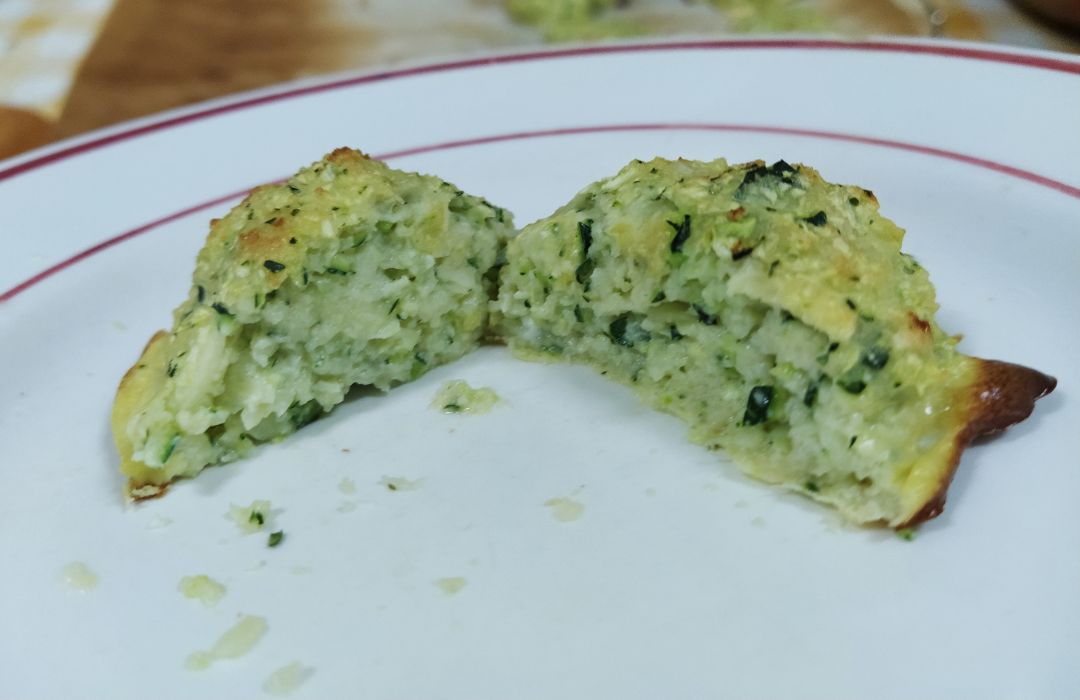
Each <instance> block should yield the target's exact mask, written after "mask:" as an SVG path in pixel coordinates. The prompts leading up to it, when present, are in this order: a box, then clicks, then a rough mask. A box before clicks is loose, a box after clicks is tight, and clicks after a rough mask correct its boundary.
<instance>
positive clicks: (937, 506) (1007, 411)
mask: <svg viewBox="0 0 1080 700" xmlns="http://www.w3.org/2000/svg"><path fill="white" fill-rule="evenodd" d="M972 359H973V360H974V361H975V362H976V363H978V364H977V368H976V375H975V376H976V380H975V382H974V383H973V384H972V386H971V387H970V389H969V392H970V393H969V394H968V401H967V407H966V409H965V413H964V416H965V419H964V421H963V423H962V425H963V427H962V428H961V429H960V430H959V431H958V432H957V434H956V438H955V439H954V441H953V449H952V453H951V456H950V458H949V461H948V464H947V466H946V467H945V469H944V471H943V472H942V475H941V480H940V482H939V483H938V488H937V491H935V492H934V494H933V495H932V496H931V497H930V498H929V499H928V500H927V501H926V503H925V504H923V506H922V508H920V509H919V510H918V511H917V512H916V513H915V514H914V515H912V516H911V517H910V518H909V519H908V520H906V521H905V522H903V523H901V524H899V525H897V526H895V527H896V528H897V529H902V528H908V527H913V526H915V525H919V524H920V523H924V522H926V521H927V520H931V519H932V518H936V517H937V516H939V515H941V513H942V511H943V510H945V498H946V494H947V492H948V490H949V485H950V484H951V483H952V480H953V476H954V475H955V474H956V469H957V467H958V466H959V464H960V457H961V455H963V453H964V450H966V449H967V448H968V446H969V445H971V443H972V441H973V440H975V439H976V438H978V437H981V436H983V435H993V434H994V433H1000V432H1001V431H1003V430H1005V429H1006V428H1008V427H1010V426H1013V425H1016V424H1017V423H1019V422H1021V421H1023V420H1024V419H1025V418H1027V417H1028V416H1030V415H1031V412H1032V411H1033V410H1034V409H1035V402H1036V401H1038V400H1039V399H1041V398H1042V397H1044V396H1046V395H1047V394H1049V393H1050V392H1052V391H1053V390H1054V389H1055V387H1057V379H1055V378H1054V377H1051V376H1049V375H1047V374H1043V373H1042V372H1040V371H1038V370H1035V369H1032V368H1030V367H1024V366H1023V365H1015V364H1012V363H1010V362H1002V361H1000V360H984V359H981V358H972Z"/></svg>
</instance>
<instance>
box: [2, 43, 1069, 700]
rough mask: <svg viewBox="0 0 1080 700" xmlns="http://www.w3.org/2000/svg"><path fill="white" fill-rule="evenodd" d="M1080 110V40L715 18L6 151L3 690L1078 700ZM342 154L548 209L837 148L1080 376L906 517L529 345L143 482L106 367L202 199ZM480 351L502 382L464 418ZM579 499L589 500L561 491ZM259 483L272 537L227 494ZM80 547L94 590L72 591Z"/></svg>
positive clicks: (959, 293) (142, 325)
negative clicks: (201, 658) (689, 33)
mask: <svg viewBox="0 0 1080 700" xmlns="http://www.w3.org/2000/svg"><path fill="white" fill-rule="evenodd" d="M1078 125H1080V61H1076V60H1073V59H1069V58H1066V57H1063V56H1054V55H1049V54H1031V53H1014V52H1004V51H1001V50H998V49H992V48H987V47H978V46H968V45H949V44H921V43H916V44H906V43H905V44H900V43H880V44H879V43H854V44H844V43H837V42H828V41H825V42H823V41H802V40H795V41H792V40H782V41H739V42H711V41H710V42H695V43H681V44H648V45H640V44H639V45H618V46H609V47H604V48H586V49H573V50H560V51H549V52H543V53H531V54H523V55H514V56H502V57H495V58H489V59H483V60H469V61H461V62H457V63H451V64H442V65H429V66H423V67H418V68H410V69H405V70H396V71H391V72H385V73H381V74H374V75H372V74H368V75H364V76H343V77H336V78H334V79H331V80H324V81H322V82H318V81H316V82H312V83H306V84H303V85H299V86H296V85H293V86H288V87H285V88H279V89H274V90H269V91H264V92H259V93H254V94H251V95H247V96H243V97H241V98H237V99H233V100H225V101H221V102H217V103H213V104H210V105H204V106H201V107H198V108H195V109H192V110H187V111H181V112H176V113H171V114H169V115H165V116H163V117H158V118H153V119H149V120H146V121H143V122H139V123H136V124H133V125H126V126H123V127H119V128H117V129H114V130H110V131H107V132H103V133H99V134H95V135H92V136H89V137H87V138H85V139H81V140H77V141H74V142H69V143H66V144H61V145H59V146H57V147H55V148H53V149H50V150H45V151H39V152H37V153H34V154H30V155H28V156H26V157H24V158H22V159H18V160H14V161H8V162H7V163H5V164H0V211H2V212H3V223H2V224H0V232H2V233H0V235H2V236H3V249H4V255H3V258H2V259H0V293H3V302H2V303H0V436H2V448H0V450H2V451H0V478H2V483H0V562H2V567H3V578H2V579H0V580H2V583H0V593H2V595H0V630H2V633H0V697H4V698H23V697H27V698H28V697H34V698H53V697H92V696H94V697H110V698H145V697H154V698H172V697H176V698H181V697H204V698H236V697H253V696H256V695H258V694H260V693H261V692H262V691H261V690H260V688H261V685H262V683H263V680H264V679H265V678H266V677H267V676H268V674H270V672H271V671H273V670H274V669H276V668H278V667H280V666H282V665H284V664H286V663H288V662H290V661H293V660H297V661H299V662H301V664H302V665H303V666H304V667H305V668H307V669H308V670H309V674H308V676H307V679H306V682H305V683H304V685H302V686H301V687H300V688H299V689H298V690H297V691H296V696H297V697H311V698H315V697H370V698H435V697H447V698H449V697H453V698H505V697H515V698H533V697H535V698H552V697H574V698H578V697H580V698H597V697H618V698H655V697H686V698H690V697H695V698H698V697H731V698H748V697H753V698H780V697H800V698H830V699H835V698H867V697H875V698H881V699H885V698H912V697H948V698H980V699H982V698H1005V697H1008V698H1014V697H1015V698H1062V697H1077V696H1080V554H1078V552H1080V515H1078V510H1077V506H1076V503H1077V494H1078V493H1080V468H1078V464H1077V454H1080V444H1078V443H1080V437H1078V435H1080V431H1078V430H1077V425H1080V404H1078V403H1077V400H1076V393H1075V392H1076V387H1077V386H1078V385H1080V372H1078V369H1077V366H1078V363H1077V361H1076V353H1077V348H1080V294H1078V292H1080V281H1078V272H1077V271H1078V270H1080V234H1078V225H1080V127H1078ZM340 145H353V146H357V147H360V148H363V149H364V150H366V151H368V152H370V153H373V154H377V155H381V156H383V157H386V158H387V159H388V160H389V161H390V162H391V163H392V164H393V165H395V166H398V167H402V168H408V169H416V170H422V171H427V172H431V173H436V174H438V175H440V176H442V177H444V178H447V179H449V180H451V181H453V182H455V183H457V184H458V185H459V186H461V187H462V188H464V189H466V190H468V191H470V192H474V193H478V194H482V195H484V196H486V197H487V198H489V199H490V200H491V201H493V202H497V203H500V204H501V205H503V206H506V207H509V208H510V209H511V210H513V211H514V212H516V215H517V221H518V222H519V223H521V224H524V223H526V222H528V221H530V220H532V219H534V218H536V217H539V216H542V215H544V214H546V213H547V212H549V211H550V210H552V209H554V208H555V207H556V206H557V205H559V204H561V203H562V202H563V201H565V200H566V199H568V198H569V197H570V196H571V195H572V194H573V193H574V192H575V191H576V190H578V189H579V188H581V187H582V186H584V185H585V184H587V183H588V182H590V181H591V180H593V179H595V178H598V177H601V176H604V175H607V174H610V173H613V172H614V171H615V170H616V169H617V168H618V167H620V166H621V165H622V164H623V163H624V162H625V161H627V160H629V159H630V158H633V157H641V158H647V157H650V156H654V155H665V156H685V157H690V158H713V157H716V156H720V155H722V156H725V157H727V158H728V159H729V160H732V161H739V160H749V159H754V158H763V159H766V160H772V159H776V158H781V157H782V158H785V159H787V160H789V161H793V162H794V161H802V162H806V163H809V164H812V165H814V166H816V167H817V168H819V169H820V170H821V171H822V173H823V174H824V175H825V176H826V177H827V178H829V179H831V180H834V181H839V182H851V183H858V184H861V185H863V186H865V187H869V188H872V189H873V190H874V191H875V192H876V193H877V195H878V197H879V199H880V200H881V202H882V208H883V210H884V211H885V212H886V213H887V214H888V215H889V216H891V217H892V218H894V219H895V220H896V221H897V222H899V223H900V224H901V225H903V226H904V227H906V228H907V229H908V231H909V233H908V239H907V244H906V245H907V249H908V250H909V251H910V252H912V253H914V254H915V255H916V256H918V257H919V259H920V260H921V261H922V262H923V263H924V264H925V265H926V267H928V268H929V269H930V271H931V273H932V277H933V279H934V281H935V282H936V284H937V288H938V290H939V294H940V301H941V305H942V310H941V313H940V321H941V322H942V324H943V325H944V326H945V327H946V328H948V329H951V330H954V331H956V332H962V333H964V334H965V336H966V339H965V340H964V342H963V345H962V348H963V349H965V350H966V351H968V352H969V353H972V354H977V355H982V356H987V357H995V358H1001V359H1008V360H1011V361H1014V362H1020V363H1023V364H1028V365H1031V366H1033V367H1037V368H1039V369H1041V370H1044V371H1046V372H1049V373H1052V374H1055V375H1056V376H1057V377H1058V379H1059V380H1060V386H1059V388H1058V390H1057V391H1056V392H1055V393H1054V394H1053V395H1052V396H1051V397H1049V398H1047V399H1045V400H1043V401H1041V402H1040V404H1039V406H1038V409H1037V411H1036V413H1035V416H1034V417H1033V418H1032V419H1031V420H1029V421H1027V422H1026V423H1024V424H1022V425H1020V426H1018V427H1016V428H1014V429H1013V430H1011V431H1009V432H1008V433H1007V434H1006V435H1005V436H1004V437H1001V438H998V439H995V440H992V441H989V442H987V443H984V444H981V445H979V446H977V447H975V448H974V449H972V450H970V451H969V452H968V453H967V454H966V455H965V456H964V459H963V462H962V464H961V468H960V471H959V474H958V476H957V478H956V481H955V483H954V486H953V488H952V490H951V492H950V497H949V505H948V508H947V510H946V512H945V514H944V515H943V516H941V517H940V518H938V519H937V520H935V521H933V522H931V523H929V524H928V525H926V526H925V527H923V528H922V530H921V531H920V532H919V534H918V536H917V538H916V539H915V541H914V542H906V541H902V540H901V539H899V538H897V537H896V536H895V535H893V534H892V533H890V532H882V531H873V530H859V529H854V528H850V527H847V526H844V525H842V524H840V523H839V522H838V520H837V519H836V518H835V516H833V515H831V514H830V513H829V512H828V511H826V510H824V509H822V508H820V507H818V506H816V505H813V504H811V503H809V502H807V501H805V500H804V499H802V498H800V497H798V496H794V495H788V494H784V493H781V492H779V491H776V490H774V489H771V488H768V487H765V486H762V485H759V484H757V483H753V482H751V481H749V480H747V479H744V478H742V477H741V476H739V475H738V473H737V472H736V470H735V469H734V468H733V467H732V466H731V465H729V464H727V463H726V462H724V461H723V460H722V458H718V457H717V456H716V455H713V454H710V453H707V452H705V451H704V450H701V449H700V448H698V447H695V446H693V445H691V444H689V443H688V442H687V441H686V440H685V438H684V431H683V428H682V426H681V425H680V424H679V423H678V422H676V421H675V420H674V419H671V418H669V417H667V416H664V415H659V414H655V413H652V412H650V411H648V410H645V409H643V408H642V407H640V406H639V405H638V403H637V402H636V401H635V400H634V399H633V397H632V396H631V394H630V392H629V391H628V390H625V389H623V388H622V387H619V386H614V385H612V384H609V383H607V382H605V381H603V380H602V379H601V378H600V377H598V376H596V375H594V374H593V373H591V372H590V371H587V370H585V369H581V368H573V367H554V366H540V365H532V364H526V363H521V362H516V361H514V360H512V359H511V358H510V357H509V355H508V354H507V353H506V352H505V351H502V350H499V349H485V350H483V351H481V352H478V353H476V354H475V355H473V356H470V357H468V358H467V359H465V360H463V361H461V362H459V363H457V364H454V365H452V366H449V367H444V368H442V369H439V370H437V371H434V372H432V373H431V374H429V375H427V376H426V377H424V378H422V379H421V380H420V381H417V382H416V383H414V384H411V385H407V386H403V387H401V388H398V389H395V390H393V391H392V392H390V393H389V394H388V395H386V396H378V397H369V398H363V399H360V400H356V401H352V402H350V403H348V404H346V405H344V406H342V407H341V408H339V409H338V410H337V411H336V412H335V413H334V414H332V415H331V416H330V417H328V418H326V419H324V420H321V421H319V422H317V423H315V424H313V425H312V426H310V427H308V428H305V429H304V430H303V431H302V432H301V433H300V434H298V435H296V436H295V437H293V438H290V439H289V440H287V441H285V442H284V443H282V444H280V445H272V446H267V447H264V448H261V449H260V450H258V452H257V453H256V454H255V456H254V457H253V458H251V459H248V460H246V461H243V462H240V463H237V464H233V465H230V466H227V467H225V468H221V469H212V470H209V471H207V472H206V473H204V474H203V475H202V476H200V477H199V478H198V479H196V480H193V481H190V482H185V483H182V484H180V485H178V486H176V487H175V488H174V489H173V490H172V491H171V492H170V493H169V494H168V496H167V497H165V498H163V499H161V500H158V501H153V502H149V503H145V504H141V505H139V506H137V507H129V506H125V504H124V502H123V500H122V498H121V491H120V487H121V479H120V477H119V475H118V474H117V472H116V462H117V456H116V453H115V452H114V449H113V447H112V443H111V438H110V435H109V430H108V420H107V417H108V413H109V409H110V404H111V400H112V395H113V391H114V388H115V386H116V384H117V381H118V380H119V378H120V376H121V374H122V373H123V372H124V370H125V369H126V368H127V367H128V366H129V364H130V363H131V362H132V361H133V360H134V358H135V357H136V356H137V354H138V352H139V350H140V348H141V347H142V345H143V343H144V342H145V341H146V339H147V338H148V337H149V336H150V334H151V333H152V332H153V331H154V330H156V329H158V328H160V327H162V326H166V325H167V324H168V323H169V321H170V316H169V314H170V311H171V309H172V308H173V306H174V305H175V304H176V303H178V302H179V301H180V300H181V299H182V298H183V296H184V295H185V293H186V290H187V288H188V284H189V275H190V273H191V269H192V266H193V256H194V254H195V252H196V251H197V250H198V248H199V247H200V245H201V242H202V240H203V237H204V235H205V232H206V228H207V220H208V219H209V218H210V217H212V216H215V215H219V214H220V213H221V212H223V211H225V210H226V209H227V207H228V206H230V204H231V203H232V202H233V201H235V200H236V199H237V197H236V196H235V194H233V193H237V192H241V191H243V190H245V189H246V188H248V187H251V186H252V185H255V184H257V183H260V182H264V181H268V180H274V179H277V178H281V177H283V176H286V175H288V174H289V173H291V172H292V171H293V170H295V169H296V168H297V167H298V166H300V165H302V164H305V163H307V162H310V161H312V160H314V159H316V158H318V157H319V156H320V155H321V154H322V153H324V152H326V151H328V150H330V149H332V148H334V147H336V146H340ZM27 280H29V282H27ZM3 290H8V291H7V292H6V293H4V292H3ZM449 378H464V379H467V380H468V381H469V382H471V383H473V384H474V385H487V386H491V387H493V388H495V389H496V390H497V391H498V392H499V394H501V395H502V397H504V398H505V400H506V403H505V404H504V405H502V406H500V407H499V408H497V409H496V410H495V411H494V412H492V413H491V414H489V415H486V416H446V415H442V414H439V413H436V412H434V411H432V410H430V409H429V408H428V403H429V401H430V400H431V398H432V396H433V394H434V393H435V391H436V388H437V387H438V386H439V384H440V383H441V382H442V381H444V380H446V379H449ZM384 477H404V478H407V479H410V480H415V481H417V482H418V486H417V488H415V489H413V490H398V491H390V490H388V489H387V488H386V487H385V486H383V485H381V484H380V481H381V480H382V479H383V478H384ZM343 479H349V480H351V481H352V482H353V483H355V485H356V491H355V493H344V492H343V491H342V490H341V489H340V488H339V486H340V485H341V482H342V480H343ZM560 497H561V498H568V499H572V500H573V501H575V502H576V503H579V504H581V505H582V506H583V507H584V510H583V512H581V513H580V517H578V518H576V519H574V520H571V521H569V522H561V521H559V520H557V519H556V518H555V517H553V516H554V515H555V513H554V512H553V509H552V508H551V507H549V506H545V502H546V501H548V500H549V499H553V498H560ZM253 499H269V500H271V501H272V502H273V504H274V508H275V513H276V518H275V519H276V524H277V527H278V528H280V529H283V530H284V531H285V533H286V539H285V541H284V543H283V544H282V545H281V546H279V547H278V548H276V549H269V548H267V546H266V539H265V535H251V536H244V535H242V534H241V533H240V532H239V530H238V529H237V528H236V527H235V526H234V524H233V523H231V522H230V521H229V520H228V519H227V518H226V512H227V511H228V508H229V504H230V503H239V504H247V503H250V502H251V501H252V500H253ZM70 562H82V563H84V564H85V565H86V566H87V567H89V569H91V570H92V571H93V572H95V573H96V575H97V576H98V584H97V586H96V587H95V588H93V589H92V590H90V591H87V592H82V593H80V592H76V591H72V590H71V589H70V587H68V586H66V585H65V584H64V583H63V582H62V581H61V574H60V572H61V570H62V569H63V568H64V567H65V566H66V565H67V564H68V563H70ZM200 573H202V574H208V575H210V576H211V577H213V578H215V579H217V580H219V581H221V582H222V583H224V584H225V585H226V586H227V587H228V591H227V594H226V596H225V598H224V599H223V600H222V601H221V602H220V603H219V604H218V605H217V606H216V607H214V608H204V607H202V606H201V605H200V604H198V603H197V602H194V601H191V600H188V599H185V598H183V597H182V596H181V595H180V594H179V593H178V592H177V583H178V581H179V579H180V578H181V577H182V576H185V575H190V574H200ZM446 578H454V579H457V578H460V581H459V583H464V588H463V589H462V590H460V591H459V592H458V593H456V594H455V595H449V594H448V593H447V592H445V591H444V590H443V588H442V587H440V586H439V585H437V584H436V582H437V581H439V580H440V579H446ZM240 613H244V614H252V615H258V616H262V617H264V618H265V619H266V620H267V622H268V625H269V631H268V632H267V634H266V636H265V637H264V638H263V639H262V640H261V641H260V642H259V643H258V645H257V646H256V647H255V648H254V650H253V651H252V652H251V653H250V654H249V655H247V656H245V657H243V658H240V659H238V660H235V661H226V662H221V663H219V664H218V665H216V666H215V667H213V668H212V669H210V670H207V671H202V672H191V671H187V670H185V669H184V661H185V658H186V657H187V656H188V654H189V653H190V652H192V651H194V650H197V649H205V648H207V647H208V646H209V645H210V644H211V643H212V642H213V641H214V640H215V639H216V638H217V637H218V635H219V634H220V633H222V632H223V631H224V630H225V629H226V628H228V627H229V626H230V625H231V624H232V623H233V622H234V621H235V619H236V616H237V615H238V614H240Z"/></svg>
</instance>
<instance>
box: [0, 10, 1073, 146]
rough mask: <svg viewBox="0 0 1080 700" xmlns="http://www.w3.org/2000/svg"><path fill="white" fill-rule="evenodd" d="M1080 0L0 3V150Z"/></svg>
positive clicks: (1069, 23) (965, 23)
mask: <svg viewBox="0 0 1080 700" xmlns="http://www.w3.org/2000/svg"><path fill="white" fill-rule="evenodd" d="M1077 27H1080V0H1024V3H1022V4H1017V3H1014V2H1010V0H0V158H4V157H8V156H12V155H15V154H18V153H21V152H23V151H26V150H29V149H31V148H35V147H37V146H40V145H44V144H47V143H50V142H52V141H56V140H59V139H62V138H66V137H69V136H74V135H77V134H80V133H82V132H85V131H88V130H91V129H96V128H99V127H103V126H108V125H110V124H115V123H117V122H120V121H124V120H127V119H131V118H134V117H140V116H144V115H148V114H152V113H154V112H158V111H161V110H164V109H168V108H171V107H178V106H182V105H187V104H192V103H195V102H199V101H202V100H206V99H209V98H212V97H218V96H221V95H227V94H230V93H234V92H238V91H241V90H248V89H251V88H256V87H262V86H266V85H272V84H275V83H280V82H283V81H287V80H291V79H294V78H299V77H304V76H310V75H317V74H321V73H328V72H333V71H341V70H347V69H364V68H373V67H376V66H381V65H392V64H395V63H402V62H408V61H417V60H421V59H431V58H434V57H438V56H448V55H461V54H470V53H477V52H481V51H487V50H498V49H507V48H522V47H535V46H539V45H543V44H558V43H565V42H583V41H594V40H605V39H612V38H622V37H673V36H680V35H682V36H690V35H693V36H698V37H700V36H732V35H749V34H776V33H798V34H803V35H806V34H812V35H833V36H845V37H856V38H857V37H866V36H871V35H888V36H895V37H943V38H949V39H965V40H978V41H986V42H993V43H999V44H1004V45H1012V46H1025V47H1030V48H1040V49H1051V50H1056V51H1065V52H1073V53H1080V31H1078V29H1077Z"/></svg>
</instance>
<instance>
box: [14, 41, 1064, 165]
mask: <svg viewBox="0 0 1080 700" xmlns="http://www.w3.org/2000/svg"><path fill="white" fill-rule="evenodd" d="M703 50H710V51H731V50H783V51H806V50H810V51H854V52H861V53H869V54H880V53H886V54H900V55H909V56H910V55H916V56H931V57H935V58H946V59H948V58H952V59H963V60H974V61H982V62H986V63H990V64H998V65H1012V66H1018V67H1022V68H1031V69H1035V70H1044V71H1050V72H1054V73H1063V74H1066V75H1073V76H1075V77H1077V78H1080V57H1074V56H1071V55H1070V54H1066V53H1060V52H1055V51H1048V50H1038V49H1026V48H1020V47H1012V46H1002V45H999V44H991V43H988V42H966V41H941V40H936V39H919V38H902V39H897V40H894V39H891V38H889V37H871V38H869V39H844V38H820V37H816V38H815V37H806V36H798V35H796V36H787V37H779V36H769V35H763V36H760V37H755V38H749V39H743V38H676V39H671V40H666V39H659V40H649V41H638V40H622V41H604V42H593V43H583V44H568V45H565V46H559V47H556V48H551V47H542V48H539V49H537V48H525V49H521V50H508V51H494V52H493V51H485V52H480V53H476V54H473V55H459V56H457V57H442V58H439V59H436V60H421V61H418V62H405V63H402V64H400V65H398V66H393V67H388V66H386V65H383V66H376V67H372V68H367V69H360V70H346V71H341V72H336V73H328V74H323V75H317V76H311V77H307V78H301V79H298V80H293V81H287V82H284V83H278V84H275V85H270V86H266V87H262V88H256V89H254V90H248V91H243V92H238V93H233V94H231V95H225V96H221V97H217V98H212V99H210V100H206V101H203V102H198V103H195V104H193V105H186V106H183V107H178V108H175V109H171V110H165V111H161V112H156V113H153V114H150V115H146V116H143V117H137V118H135V119H131V120H127V121H124V122H120V123H119V124H114V125H110V126H107V127H103V128H100V129H95V130H92V131H90V132H87V133H85V134H81V135H78V136H75V137H72V138H70V139H65V140H62V141H58V142H56V143H54V144H49V145H47V146H43V147H41V148H38V149H34V150H31V151H28V152H26V153H24V154H20V155H17V156H14V157H13V158H10V159H8V160H6V161H0V183H3V182H4V181H6V180H9V179H11V178H13V177H16V176H19V175H22V174H25V173H28V172H31V171H34V170H37V169H39V168H42V167H44V166H46V165H50V164H52V163H56V162H58V161H62V160H67V159H69V158H72V157H75V156H78V155H81V154H83V153H87V152H90V151H95V150H98V149H101V148H104V147H107V146H109V145H111V144H114V143H120V142H123V141H128V140H131V139H133V138H138V137H139V136H143V135H146V134H151V133H154V132H157V131H163V130H167V129H169V128H172V127H175V126H181V125H183V124H189V123H191V122H196V121H201V120H204V119H209V118H212V117H215V116H218V115H221V114H228V113H231V112H237V111H242V110H246V109H250V108H252V107H258V106H260V105H264V104H269V103H272V102H280V101H283V100H290V99H295V98H300V97H305V96H308V95H313V94H318V93H321V92H328V91H332V90H335V89H340V88H345V87H353V86H356V85H363V84H367V83H377V82H386V81H390V80H398V79H402V78H410V77H415V76H419V75H428V74H434V73H446V72H452V71H458V70H469V69H475V68H484V67H490V66H497V65H507V64H514V63H529V62H534V61H545V60H552V59H563V58H579V57H590V56H601V55H612V54H633V53H659V52H666V51H703Z"/></svg>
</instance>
